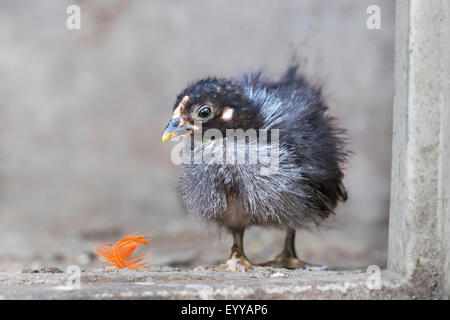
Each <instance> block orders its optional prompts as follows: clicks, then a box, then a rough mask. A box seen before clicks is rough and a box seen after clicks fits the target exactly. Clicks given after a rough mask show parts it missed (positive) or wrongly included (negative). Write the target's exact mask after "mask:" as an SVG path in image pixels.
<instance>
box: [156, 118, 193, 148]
mask: <svg viewBox="0 0 450 320" xmlns="http://www.w3.org/2000/svg"><path fill="white" fill-rule="evenodd" d="M179 124H180V118H175V119H172V120H171V121H170V122H169V124H168V125H167V127H166V129H165V130H164V132H163V135H162V138H161V142H165V141H167V140H171V139H173V138H175V137H178V136H183V135H185V134H189V133H191V132H192V130H193V127H192V126H179Z"/></svg>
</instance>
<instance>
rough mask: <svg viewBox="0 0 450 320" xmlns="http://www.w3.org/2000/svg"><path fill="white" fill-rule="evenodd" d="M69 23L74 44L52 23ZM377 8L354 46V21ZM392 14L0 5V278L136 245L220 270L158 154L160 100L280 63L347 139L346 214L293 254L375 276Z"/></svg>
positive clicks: (328, 4)
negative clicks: (77, 14)
mask: <svg viewBox="0 0 450 320" xmlns="http://www.w3.org/2000/svg"><path fill="white" fill-rule="evenodd" d="M70 4H78V5H79V6H80V7H81V30H68V29H67V28H66V19H67V17H68V15H67V14H66V8H67V6H69V5H70ZM371 4H376V5H378V6H380V8H381V29H380V30H368V29H367V27H366V19H367V17H368V15H367V13H366V9H367V7H368V6H369V5H371ZM394 12H395V8H394V1H391V0H385V1H381V0H370V1H361V0H339V1H332V0H327V1H325V0H321V1H317V0H303V1H302V0H298V1H272V0H271V1H269V0H264V1H261V0H258V1H256V0H254V1H230V0H227V1H162V0H161V1H144V0H142V1H126V0H115V1H111V0H108V1H106V0H105V1H97V0H96V1H87V0H86V1H74V0H73V1H62V0H45V1H31V0H27V1H20V0H11V1H0V271H16V270H18V269H20V268H22V267H33V268H36V267H47V266H58V267H61V268H64V267H65V266H67V265H68V264H73V263H76V264H79V265H81V266H82V267H83V268H90V267H98V266H100V264H99V263H98V262H97V261H96V259H95V256H94V255H93V253H92V247H93V246H94V245H95V242H96V241H117V240H118V239H120V238H121V237H122V236H125V235H127V234H129V233H132V232H136V231H140V232H142V233H144V234H146V235H148V236H149V237H150V240H151V245H150V247H149V248H147V249H146V251H148V252H149V253H150V254H151V259H150V260H151V263H152V264H153V265H159V264H168V265H172V266H182V267H195V266H199V265H205V264H206V265H213V264H216V263H218V262H219V261H222V260H224V259H226V258H227V257H228V254H229V248H230V246H231V237H229V236H228V235H227V234H226V233H222V232H217V231H218V230H217V229H215V228H214V227H212V226H207V225H205V224H203V223H202V222H200V221H199V220H198V219H197V218H194V217H189V216H187V215H186V214H185V212H184V209H183V206H182V204H181V203H180V201H179V198H178V195H177V191H176V184H177V171H178V169H177V168H176V167H175V166H174V165H173V164H172V162H171V160H170V151H171V146H172V145H171V144H170V143H165V144H161V133H162V130H163V129H164V127H165V125H166V123H167V121H168V120H169V118H170V114H171V106H172V104H173V103H174V99H175V95H176V94H177V93H178V92H179V91H180V90H181V89H183V87H184V86H185V85H186V83H187V82H189V81H192V80H194V79H196V78H199V77H203V76H205V75H217V76H231V75H236V74H238V73H242V72H246V71H251V70H257V69H260V68H263V69H264V70H265V71H266V74H267V75H269V76H275V77H276V76H278V75H279V74H280V72H282V71H283V69H284V68H285V67H286V66H287V65H288V64H289V62H290V61H291V58H292V56H294V55H296V56H297V57H299V59H300V61H302V62H303V69H304V71H305V73H306V74H307V75H308V76H309V77H310V78H311V79H312V80H313V81H314V82H315V83H319V84H322V85H323V87H324V92H325V95H326V97H327V100H328V103H329V106H330V109H331V112H332V113H333V114H334V115H336V116H337V117H339V119H340V122H341V124H342V125H343V126H344V127H346V128H348V130H349V134H350V137H351V141H352V149H353V151H354V156H353V157H352V159H351V161H350V163H349V165H348V168H347V170H346V178H345V184H346V185H347V186H348V191H349V201H348V202H347V203H345V204H344V205H341V206H340V207H339V209H338V214H337V215H336V216H335V217H333V218H332V219H331V220H330V221H329V223H328V226H329V228H327V229H326V230H323V231H321V232H318V233H309V232H308V233H302V234H300V235H299V237H298V239H297V246H298V248H299V251H300V254H301V255H302V257H303V258H304V259H306V260H310V261H311V262H316V263H325V264H328V265H330V266H334V267H356V266H365V265H370V264H378V265H381V266H383V265H384V264H385V263H386V251H387V224H388V206H389V187H390V178H389V177H390V153H391V141H390V140H391V124H392V123H391V114H392V98H393V64H394V58H393V54H394ZM282 239H283V233H282V232H280V231H276V230H270V229H267V230H263V229H258V228H254V229H251V230H250V232H248V234H247V236H246V249H247V254H248V256H249V258H250V259H251V260H253V261H255V262H262V261H264V260H267V259H269V258H273V256H274V255H275V254H277V253H278V252H277V251H279V250H280V249H281V246H282Z"/></svg>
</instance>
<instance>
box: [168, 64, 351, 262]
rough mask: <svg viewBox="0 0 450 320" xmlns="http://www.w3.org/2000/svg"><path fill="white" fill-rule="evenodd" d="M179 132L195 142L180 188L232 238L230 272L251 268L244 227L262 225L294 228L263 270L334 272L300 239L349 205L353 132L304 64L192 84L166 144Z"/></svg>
mask: <svg viewBox="0 0 450 320" xmlns="http://www.w3.org/2000/svg"><path fill="white" fill-rule="evenodd" d="M177 136H184V137H185V138H188V139H186V140H187V141H188V142H187V143H185V144H184V145H185V146H187V148H184V155H186V154H187V156H183V161H182V163H181V175H180V184H179V185H180V190H181V196H182V200H183V202H184V204H185V205H186V208H187V210H188V212H189V213H192V214H196V215H199V216H201V217H202V218H204V219H205V220H207V221H212V222H216V223H218V224H219V225H220V226H222V227H224V228H226V230H228V231H229V232H230V233H231V234H232V235H233V239H234V242H233V246H232V249H231V255H230V259H229V260H228V261H227V263H226V264H225V265H224V266H225V267H227V268H229V267H231V268H235V269H241V268H244V270H247V269H249V268H251V263H250V262H249V260H248V258H247V257H246V255H245V253H244V245H243V237H244V231H245V229H247V228H249V227H251V226H263V227H276V228H284V229H286V232H287V234H286V239H285V243H284V248H283V250H282V252H281V253H280V254H279V255H278V256H277V257H276V258H275V259H274V260H273V261H269V262H267V263H264V264H263V265H270V266H276V267H283V268H289V269H295V268H306V269H324V268H326V266H321V265H313V264H311V263H307V262H305V261H303V260H301V259H299V258H298V256H297V254H296V250H295V233H296V230H297V229H307V228H311V227H314V226H320V224H321V223H322V221H324V220H325V219H326V218H327V217H329V216H330V215H331V214H333V213H334V209H335V207H336V206H337V204H338V201H345V200H346V199H347V193H346V190H345V187H344V185H343V182H342V180H343V177H344V174H343V166H344V165H345V163H346V160H347V158H348V154H349V152H348V150H347V143H346V140H347V139H346V136H345V130H343V129H341V128H340V127H338V126H337V124H336V120H335V118H333V117H332V116H330V115H329V114H328V107H327V105H326V103H325V101H324V100H323V97H322V95H321V90H320V88H317V87H315V86H312V85H311V84H310V83H309V82H308V81H307V80H306V79H305V77H304V76H303V75H302V74H300V73H299V70H298V66H291V67H289V68H288V70H287V71H286V72H285V73H284V74H283V75H282V76H281V77H280V78H279V79H278V80H271V79H268V78H265V77H263V75H262V74H261V73H260V72H259V73H247V74H244V75H242V76H239V77H236V78H231V79H222V78H216V77H208V78H205V79H202V80H199V81H196V82H194V83H192V84H190V85H189V86H188V87H187V88H186V89H184V90H183V91H182V92H181V93H180V94H179V95H178V96H177V99H176V102H175V104H174V107H173V115H172V119H171V120H170V122H169V124H168V125H167V127H166V129H165V131H164V133H163V137H162V140H163V141H166V140H169V139H172V138H174V137H177ZM255 155H256V157H255ZM268 155H269V156H268ZM255 159H256V160H255ZM267 159H269V160H270V161H267Z"/></svg>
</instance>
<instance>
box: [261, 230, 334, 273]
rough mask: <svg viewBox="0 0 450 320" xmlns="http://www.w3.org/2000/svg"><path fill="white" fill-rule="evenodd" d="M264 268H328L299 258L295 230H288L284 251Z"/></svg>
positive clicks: (264, 264) (265, 264)
mask: <svg viewBox="0 0 450 320" xmlns="http://www.w3.org/2000/svg"><path fill="white" fill-rule="evenodd" d="M262 265H263V266H273V267H281V268H286V269H307V270H325V269H327V266H324V265H315V264H312V263H309V262H306V261H303V260H301V259H299V258H298V257H297V253H296V252H295V230H294V229H292V228H288V230H287V233H286V238H285V240H284V248H283V251H282V252H281V253H280V254H279V255H278V256H276V258H275V260H273V261H269V262H266V263H263V264H262Z"/></svg>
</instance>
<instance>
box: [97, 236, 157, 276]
mask: <svg viewBox="0 0 450 320" xmlns="http://www.w3.org/2000/svg"><path fill="white" fill-rule="evenodd" d="M149 243H150V241H149V240H148V239H147V238H146V237H144V236H141V235H138V234H135V233H133V234H130V235H129V236H127V237H125V238H122V239H120V240H119V241H118V242H117V243H116V244H115V245H113V244H104V243H97V245H98V247H95V248H94V250H95V251H96V252H97V254H98V255H100V256H101V257H103V258H104V259H105V260H104V261H102V262H104V263H106V264H107V265H109V266H115V267H117V268H120V269H122V268H128V269H130V270H137V269H140V268H142V267H146V266H147V265H148V263H147V262H142V261H143V260H144V259H145V258H147V256H148V255H143V254H142V253H141V254H138V255H136V256H134V257H131V255H132V254H133V252H134V251H135V250H136V248H137V247H138V246H139V245H141V244H145V245H147V244H149Z"/></svg>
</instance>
